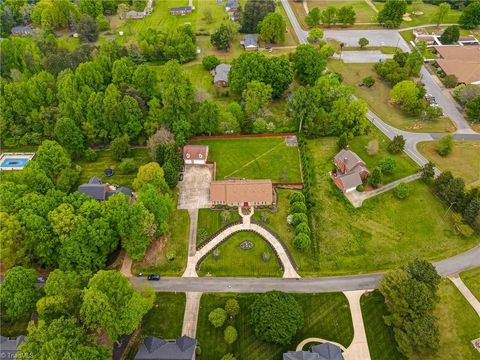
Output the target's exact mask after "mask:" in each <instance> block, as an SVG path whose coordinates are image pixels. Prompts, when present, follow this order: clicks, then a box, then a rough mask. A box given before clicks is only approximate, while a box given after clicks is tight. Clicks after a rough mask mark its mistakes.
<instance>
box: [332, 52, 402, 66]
mask: <svg viewBox="0 0 480 360" xmlns="http://www.w3.org/2000/svg"><path fill="white" fill-rule="evenodd" d="M333 58H334V59H341V60H343V62H344V63H346V64H347V63H358V64H365V63H376V62H379V61H380V59H382V60H383V61H385V60H387V59H392V58H393V54H382V52H381V51H379V50H359V51H349V50H348V51H342V54H334V55H333Z"/></svg>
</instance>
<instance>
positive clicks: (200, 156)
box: [183, 145, 208, 165]
mask: <svg viewBox="0 0 480 360" xmlns="http://www.w3.org/2000/svg"><path fill="white" fill-rule="evenodd" d="M207 158H208V145H185V146H184V147H183V162H184V163H185V164H186V165H205V164H206V163H207Z"/></svg>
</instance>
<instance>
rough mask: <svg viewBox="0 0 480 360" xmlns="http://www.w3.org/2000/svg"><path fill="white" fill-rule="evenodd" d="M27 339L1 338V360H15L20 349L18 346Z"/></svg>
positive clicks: (22, 337) (21, 337) (23, 337)
mask: <svg viewBox="0 0 480 360" xmlns="http://www.w3.org/2000/svg"><path fill="white" fill-rule="evenodd" d="M24 339H25V336H18V337H16V338H10V337H5V336H0V359H13V358H14V357H15V354H16V352H17V349H18V345H20V343H21V342H22V341H23V340H24Z"/></svg>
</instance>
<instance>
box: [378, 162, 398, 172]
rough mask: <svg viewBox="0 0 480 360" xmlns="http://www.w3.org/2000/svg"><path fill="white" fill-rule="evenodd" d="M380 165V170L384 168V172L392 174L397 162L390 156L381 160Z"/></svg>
mask: <svg viewBox="0 0 480 360" xmlns="http://www.w3.org/2000/svg"><path fill="white" fill-rule="evenodd" d="M378 166H379V167H380V170H382V174H385V175H391V174H393V170H395V167H396V166H397V163H396V162H395V160H393V159H390V158H388V159H383V160H382V161H380V162H379V163H378Z"/></svg>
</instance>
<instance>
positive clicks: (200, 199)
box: [178, 165, 213, 209]
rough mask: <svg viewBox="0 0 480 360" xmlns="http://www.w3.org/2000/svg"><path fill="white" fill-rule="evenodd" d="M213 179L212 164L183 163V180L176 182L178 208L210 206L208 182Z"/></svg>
mask: <svg viewBox="0 0 480 360" xmlns="http://www.w3.org/2000/svg"><path fill="white" fill-rule="evenodd" d="M212 180H213V165H185V171H184V175H183V180H182V181H180V182H179V183H178V186H179V189H180V191H179V196H178V208H179V209H200V208H208V207H210V203H209V193H210V182H211V181H212Z"/></svg>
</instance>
